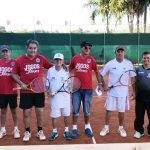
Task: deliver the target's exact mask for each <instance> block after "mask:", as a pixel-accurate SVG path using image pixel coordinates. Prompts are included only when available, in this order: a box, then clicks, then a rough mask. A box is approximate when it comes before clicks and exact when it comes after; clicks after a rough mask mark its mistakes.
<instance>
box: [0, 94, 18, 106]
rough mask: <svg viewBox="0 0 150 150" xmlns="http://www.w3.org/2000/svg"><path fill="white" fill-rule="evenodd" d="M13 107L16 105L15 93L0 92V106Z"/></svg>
mask: <svg viewBox="0 0 150 150" xmlns="http://www.w3.org/2000/svg"><path fill="white" fill-rule="evenodd" d="M8 104H9V107H10V108H11V109H14V108H16V107H17V94H0V108H7V106H8Z"/></svg>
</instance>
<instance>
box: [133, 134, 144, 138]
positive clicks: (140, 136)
mask: <svg viewBox="0 0 150 150" xmlns="http://www.w3.org/2000/svg"><path fill="white" fill-rule="evenodd" d="M142 136H144V134H142V135H141V136H140V137H136V136H133V137H134V138H136V139H140V138H141V137H142Z"/></svg>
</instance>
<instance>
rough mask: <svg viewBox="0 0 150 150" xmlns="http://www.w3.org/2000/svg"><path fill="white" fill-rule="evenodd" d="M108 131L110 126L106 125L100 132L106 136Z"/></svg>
mask: <svg viewBox="0 0 150 150" xmlns="http://www.w3.org/2000/svg"><path fill="white" fill-rule="evenodd" d="M108 133H109V128H106V127H104V128H103V129H102V130H101V132H100V136H105V135H106V134H108Z"/></svg>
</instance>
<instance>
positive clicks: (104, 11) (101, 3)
mask: <svg viewBox="0 0 150 150" xmlns="http://www.w3.org/2000/svg"><path fill="white" fill-rule="evenodd" d="M109 2H110V0H87V3H86V4H85V5H84V6H85V7H89V8H91V10H92V13H91V16H90V18H91V19H92V21H95V18H96V16H98V15H102V21H103V22H104V21H106V32H107V33H109V19H110V18H111V13H110V8H109Z"/></svg>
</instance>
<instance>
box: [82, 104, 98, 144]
mask: <svg viewBox="0 0 150 150" xmlns="http://www.w3.org/2000/svg"><path fill="white" fill-rule="evenodd" d="M81 107H82V109H83V104H82V102H81ZM91 130H92V128H91ZM92 132H93V131H92ZM92 141H93V144H96V140H95V138H94V135H93V137H92Z"/></svg>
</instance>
